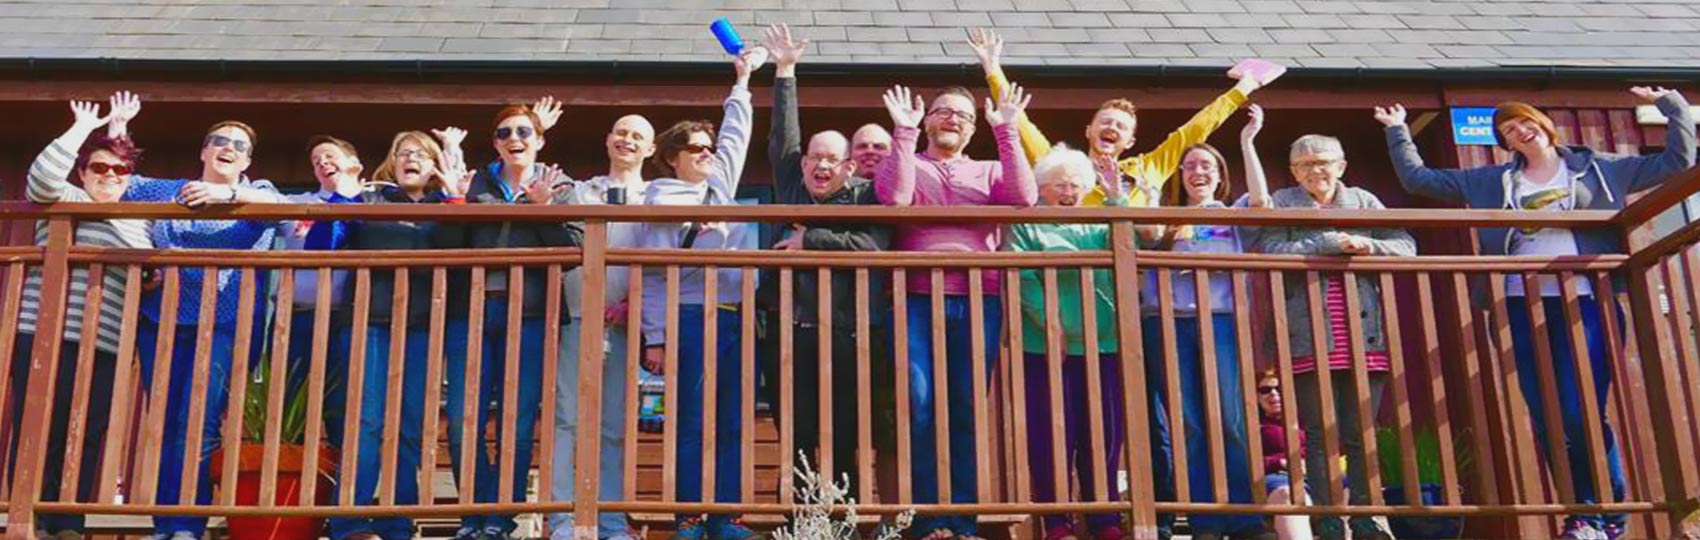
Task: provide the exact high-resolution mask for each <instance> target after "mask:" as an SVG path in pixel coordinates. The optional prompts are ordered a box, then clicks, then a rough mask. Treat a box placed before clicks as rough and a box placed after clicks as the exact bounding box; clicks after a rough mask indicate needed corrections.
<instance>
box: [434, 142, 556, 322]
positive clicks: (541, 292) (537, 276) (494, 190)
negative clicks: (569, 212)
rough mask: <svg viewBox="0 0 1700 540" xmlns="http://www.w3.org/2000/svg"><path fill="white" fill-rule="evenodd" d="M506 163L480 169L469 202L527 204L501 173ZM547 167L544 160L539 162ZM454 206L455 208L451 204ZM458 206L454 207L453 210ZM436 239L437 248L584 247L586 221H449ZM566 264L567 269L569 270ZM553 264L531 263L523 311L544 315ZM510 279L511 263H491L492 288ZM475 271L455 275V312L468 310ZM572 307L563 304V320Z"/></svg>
mask: <svg viewBox="0 0 1700 540" xmlns="http://www.w3.org/2000/svg"><path fill="white" fill-rule="evenodd" d="M500 167H501V162H499V161H498V162H496V163H492V164H490V165H489V166H486V167H484V168H483V169H480V170H479V171H478V174H477V176H476V177H474V178H473V179H472V185H471V186H470V187H468V188H467V190H466V203H467V204H524V203H526V202H528V201H529V199H527V198H526V195H525V192H523V191H520V192H518V193H515V194H514V195H513V197H512V199H511V200H510V199H509V197H508V196H507V195H506V193H507V191H506V190H505V188H504V186H503V185H502V180H501V177H500V176H499V175H498V171H499V170H500ZM534 167H541V165H534ZM447 208H452V207H447ZM451 211H452V210H451ZM434 237H435V238H434V240H435V242H436V245H437V247H439V248H446V249H458V248H516V247H578V246H580V245H582V244H583V243H584V226H583V225H581V224H579V223H576V222H572V221H563V222H547V223H546V222H535V221H534V222H525V221H504V222H489V223H473V222H452V223H450V222H446V223H443V224H441V225H439V226H437V228H436V232H435V234H434ZM566 269H567V268H563V269H562V270H566ZM547 271H548V269H547V268H543V267H528V268H526V269H525V296H524V302H523V308H522V311H523V313H524V314H525V316H527V317H540V316H543V315H544V311H545V309H544V307H545V304H544V296H545V293H546V292H547V291H548V289H547V287H548V280H547V279H546V278H547V276H548V274H547ZM507 281H508V267H507V266H506V265H496V266H488V267H486V270H485V273H484V286H485V288H486V289H496V288H505V287H506V286H507ZM469 282H470V274H469V272H467V271H464V270H463V271H457V272H454V273H453V274H452V276H451V280H450V283H451V287H450V288H449V309H450V311H449V313H451V314H458V313H466V311H465V309H466V302H467V301H468V300H469V299H470V297H469V296H468V295H469V294H470V292H469V291H471V285H470V283H469ZM570 308H571V306H568V305H566V302H565V301H564V300H563V301H562V303H561V320H562V321H566V320H567V317H568V311H569V309H570Z"/></svg>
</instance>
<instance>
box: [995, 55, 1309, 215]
mask: <svg viewBox="0 0 1700 540" xmlns="http://www.w3.org/2000/svg"><path fill="white" fill-rule="evenodd" d="M968 45H969V46H970V47H972V48H973V49H974V54H975V55H976V56H978V57H979V58H980V67H981V68H983V69H984V70H985V72H986V84H987V85H989V86H990V87H991V89H992V92H993V93H998V92H1002V91H1003V89H1004V88H1007V87H1009V85H1010V82H1009V79H1008V78H1007V77H1005V76H1004V73H1003V65H1002V64H1001V63H1000V60H999V58H1000V57H1001V56H1002V55H1003V38H1001V37H998V35H997V33H996V32H993V31H991V30H988V29H984V28H977V29H974V30H973V31H971V32H969V35H968ZM1282 71H1284V70H1281V69H1279V68H1276V69H1274V70H1273V71H1272V72H1271V73H1270V74H1269V75H1267V76H1262V77H1260V76H1258V75H1259V74H1241V73H1238V72H1233V71H1231V72H1229V76H1230V77H1237V78H1238V79H1239V82H1238V83H1236V84H1235V85H1234V87H1233V88H1232V89H1230V90H1228V92H1227V93H1225V94H1222V95H1220V96H1217V97H1216V99H1215V100H1213V101H1211V102H1210V104H1209V105H1205V106H1204V108H1203V109H1200V110H1199V111H1198V113H1197V114H1194V115H1193V117H1192V118H1191V119H1189V120H1187V122H1186V123H1185V124H1182V125H1181V127H1180V128H1178V129H1176V130H1175V131H1174V132H1172V133H1169V135H1168V137H1166V138H1164V139H1163V142H1162V144H1159V145H1157V147H1156V148H1153V149H1151V151H1150V152H1146V153H1144V154H1139V155H1136V156H1132V157H1128V158H1122V157H1121V156H1122V154H1123V153H1126V152H1127V151H1128V149H1130V148H1133V143H1134V135H1133V133H1134V130H1135V128H1137V127H1138V125H1139V119H1138V117H1137V116H1136V113H1137V112H1138V109H1137V108H1136V107H1134V105H1133V103H1132V102H1130V101H1128V100H1125V99H1120V98H1117V99H1112V100H1109V101H1105V102H1104V103H1103V104H1102V105H1099V106H1098V111H1097V112H1096V113H1095V114H1093V115H1092V122H1091V123H1090V124H1087V125H1086V145H1085V148H1086V150H1087V152H1088V153H1090V154H1091V157H1092V160H1093V161H1108V160H1119V161H1118V163H1117V165H1118V166H1119V168H1120V169H1121V172H1122V182H1123V183H1124V184H1133V186H1126V185H1124V186H1123V187H1122V188H1121V189H1119V190H1118V191H1120V192H1124V193H1127V194H1128V206H1150V201H1147V198H1148V197H1147V195H1146V193H1147V192H1149V191H1155V190H1160V189H1161V188H1162V187H1163V184H1164V183H1165V182H1168V180H1169V177H1171V176H1174V174H1175V170H1176V168H1178V167H1179V166H1180V163H1181V158H1182V157H1184V156H1185V155H1186V150H1187V149H1188V148H1191V147H1192V146H1193V145H1196V144H1198V143H1201V142H1204V140H1205V139H1208V138H1210V133H1211V132H1214V131H1216V128H1218V127H1221V125H1222V122H1224V121H1227V119H1228V117H1229V116H1232V115H1233V114H1234V111H1235V110H1237V109H1239V108H1240V105H1243V104H1245V102H1246V98H1247V96H1249V95H1251V93H1252V92H1254V91H1256V90H1257V89H1258V88H1262V87H1263V85H1266V84H1268V83H1270V82H1272V81H1274V80H1275V77H1278V76H1280V73H1281V72H1282ZM1265 79H1266V80H1265ZM1016 122H1017V124H1018V125H1019V127H1020V131H1021V146H1022V148H1024V149H1025V150H1026V152H1027V157H1028V159H1029V160H1033V161H1038V160H1039V159H1042V158H1044V156H1045V154H1047V153H1049V152H1050V151H1051V141H1050V140H1049V139H1048V138H1046V137H1045V134H1044V133H1043V132H1040V131H1039V128H1038V126H1035V125H1033V122H1031V121H1029V120H1028V119H1027V117H1026V116H1022V117H1021V118H1020V119H1018V120H1017V121H1016ZM1134 186H1138V189H1133V187H1134ZM1105 191H1106V190H1105V189H1104V186H1103V185H1100V186H1098V187H1097V188H1095V189H1093V190H1092V191H1091V192H1089V193H1087V194H1086V198H1085V199H1084V200H1082V201H1081V206H1104V205H1105V203H1106V202H1107V200H1106V197H1105Z"/></svg>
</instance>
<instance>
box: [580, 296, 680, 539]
mask: <svg viewBox="0 0 1700 540" xmlns="http://www.w3.org/2000/svg"><path fill="white" fill-rule="evenodd" d="M580 324H581V322H580V320H579V318H578V317H574V318H573V319H572V321H570V322H568V323H567V324H564V325H561V356H560V359H559V360H557V361H556V368H555V425H554V429H555V455H554V461H555V471H554V476H553V477H552V478H551V480H552V482H551V483H552V484H554V485H552V486H549V489H550V490H551V494H552V495H553V498H554V500H556V501H571V500H573V497H575V496H576V493H575V492H576V488H577V484H576V482H574V476H576V475H575V472H576V471H577V470H578V467H577V463H575V462H574V461H573V456H574V448H576V446H575V445H576V444H577V442H578V433H579V429H578V428H579V425H578V415H579V409H578V406H579V405H578V402H579V394H578V388H579V387H578V378H579V370H578V367H579V358H578V357H579V329H580V328H581V327H580V326H579V325H580ZM699 328H700V326H699ZM606 329H607V332H606V333H605V334H604V336H606V337H605V339H604V340H603V345H602V346H603V348H602V350H603V351H604V353H603V357H604V358H605V360H606V361H605V362H603V364H602V416H601V422H600V426H599V427H598V429H597V430H596V432H597V433H598V440H599V444H598V448H599V449H600V450H599V451H600V452H601V459H600V460H598V464H599V465H600V466H599V467H597V471H598V474H599V475H600V477H601V479H602V481H601V483H600V484H599V486H600V487H601V491H602V493H601V499H602V500H604V501H618V500H620V498H621V497H622V496H623V495H624V491H625V479H626V477H625V459H626V452H625V448H626V394H627V393H628V392H630V391H631V388H630V387H629V385H630V384H631V383H630V382H628V381H627V380H626V368H627V366H629V365H630V363H629V362H628V359H627V358H626V355H627V353H628V351H627V349H626V335H627V334H626V327H625V326H607V327H606ZM572 519H573V515H572V514H571V513H565V512H562V513H555V514H549V529H550V530H551V531H552V532H551V534H554V535H555V536H557V537H559V535H558V534H556V533H554V532H553V531H567V532H570V531H572V527H573V522H572ZM630 528H631V526H630V525H628V524H627V521H626V515H625V514H622V513H618V512H602V513H601V515H600V516H598V518H597V520H596V529H597V533H596V534H597V537H598V538H608V537H611V536H617V535H620V534H622V533H625V532H626V531H627V530H629V529H630Z"/></svg>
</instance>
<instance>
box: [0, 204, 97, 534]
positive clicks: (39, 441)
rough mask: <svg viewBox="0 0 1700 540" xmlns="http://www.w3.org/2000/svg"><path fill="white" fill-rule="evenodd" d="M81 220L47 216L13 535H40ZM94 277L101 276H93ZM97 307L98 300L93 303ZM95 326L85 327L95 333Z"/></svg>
mask: <svg viewBox="0 0 1700 540" xmlns="http://www.w3.org/2000/svg"><path fill="white" fill-rule="evenodd" d="M74 230H75V222H74V221H72V219H71V218H70V217H66V216H53V217H51V218H48V220H47V245H46V246H44V247H43V248H42V250H43V261H42V265H41V311H40V312H39V313H38V315H37V319H36V328H35V330H36V332H35V336H36V338H35V343H34V347H35V348H34V349H33V350H31V351H30V368H29V383H28V386H26V390H25V392H24V396H23V399H24V405H23V407H24V409H23V413H24V416H23V421H22V422H21V423H20V424H19V425H18V426H17V429H18V450H17V452H18V453H17V455H16V457H17V462H16V463H17V470H16V471H14V472H13V476H12V500H11V504H10V506H8V507H7V516H6V524H7V526H6V538H7V540H29V539H31V538H33V536H34V535H35V503H36V498H37V495H38V494H40V493H41V480H42V479H41V476H42V475H41V468H42V466H43V465H44V459H45V458H46V457H47V456H46V454H44V453H42V447H43V446H44V443H46V442H47V427H48V424H49V423H50V422H52V411H51V409H52V408H51V407H49V406H48V405H49V404H50V403H51V402H52V401H51V397H50V396H49V395H48V392H50V391H51V389H52V388H53V382H54V380H53V379H54V373H53V371H54V368H56V367H58V366H59V346H60V343H61V342H62V341H63V340H62V339H60V337H59V336H60V334H62V333H63V331H64V323H65V295H66V284H67V283H68V282H69V280H70V273H71V268H70V262H69V261H68V259H67V256H68V252H67V251H68V250H69V249H70V248H71V236H72V232H73V231H74ZM91 279H99V278H98V277H97V276H91ZM88 308H89V309H95V308H96V306H89V307H88ZM94 331H95V329H94V328H84V329H83V332H84V333H86V334H92V333H93V332H94Z"/></svg>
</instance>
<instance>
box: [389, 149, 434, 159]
mask: <svg viewBox="0 0 1700 540" xmlns="http://www.w3.org/2000/svg"><path fill="white" fill-rule="evenodd" d="M430 157H431V153H430V152H426V151H424V150H418V149H414V150H400V151H397V152H396V153H395V158H396V159H408V158H415V159H427V158H430Z"/></svg>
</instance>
